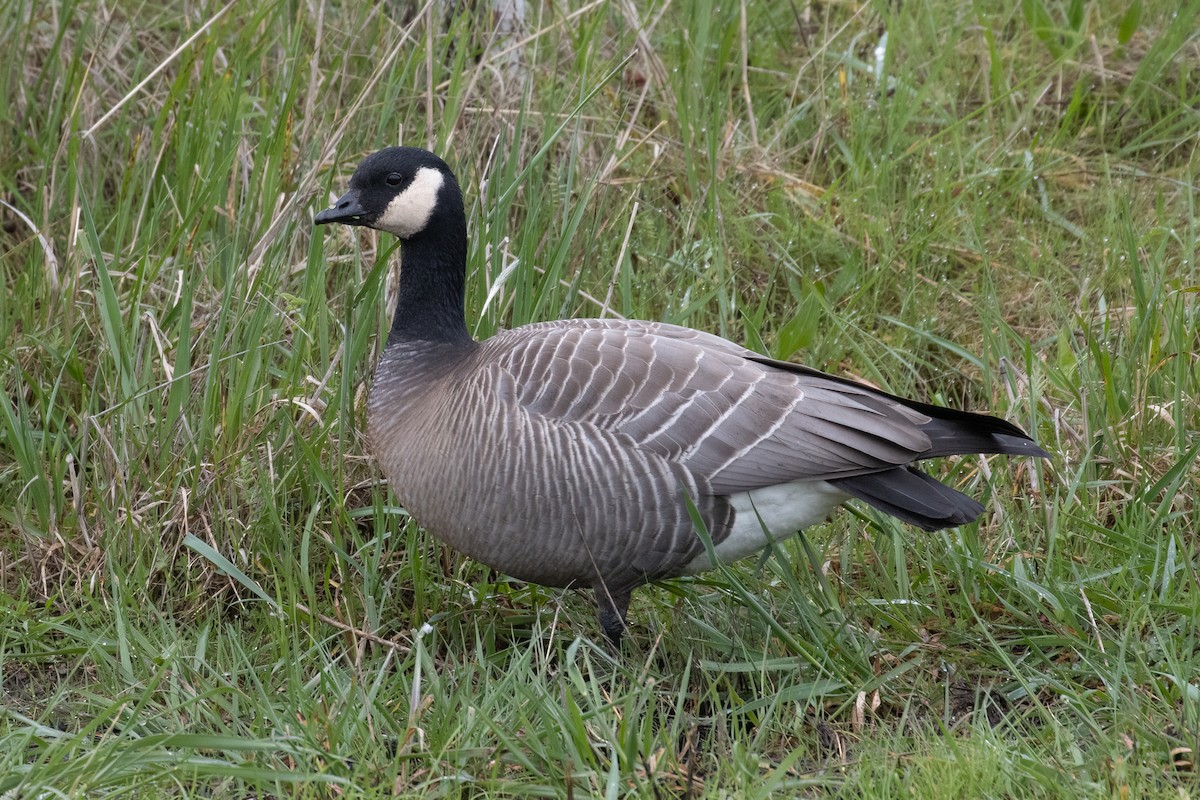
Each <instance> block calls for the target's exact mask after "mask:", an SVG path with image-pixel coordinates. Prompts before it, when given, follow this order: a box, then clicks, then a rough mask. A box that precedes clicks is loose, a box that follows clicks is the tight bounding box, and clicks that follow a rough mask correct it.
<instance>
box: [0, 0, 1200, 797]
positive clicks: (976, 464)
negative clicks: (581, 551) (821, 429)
mask: <svg viewBox="0 0 1200 800" xmlns="http://www.w3.org/2000/svg"><path fill="white" fill-rule="evenodd" d="M500 5H502V4H496V5H492V4H484V3H479V4H470V3H450V4H441V3H432V2H431V3H426V4H424V5H420V6H418V5H416V4H406V3H402V2H389V3H365V4H354V3H327V2H324V0H316V2H308V3H293V2H274V1H271V0H269V1H268V2H261V3H229V4H227V5H220V4H219V3H206V2H167V1H166V0H145V2H141V3H135V4H123V3H98V2H91V1H89V0H62V2H55V3H33V2H27V1H26V0H10V1H9V2H7V3H4V4H0V9H2V10H0V40H2V41H3V42H4V43H5V49H6V51H7V55H6V57H5V58H4V59H3V61H2V62H0V95H2V96H0V118H2V121H3V124H0V199H2V200H3V203H2V204H0V253H2V260H0V269H2V270H3V280H4V294H3V297H2V298H0V380H2V382H3V388H4V395H3V397H0V678H2V682H3V690H2V691H3V694H2V696H0V704H2V705H3V709H2V713H0V796H2V797H4V798H6V799H7V798H49V797H65V796H74V797H89V798H99V797H110V796H112V797H115V796H138V797H155V796H179V797H185V796H186V797H190V796H201V797H295V798H317V797H355V798H359V797H386V796H391V795H393V794H409V795H428V796H448V797H473V798H474V797H536V796H545V797H589V796H603V797H613V798H616V797H654V798H662V797H696V798H700V797H711V798H720V797H739V798H740V797H746V798H755V797H795V796H804V797H817V796H825V795H829V794H837V796H841V797H864V798H866V797H899V796H911V797H920V798H941V797H947V798H962V797H970V796H987V797H993V798H996V797H1009V798H1030V797H1076V796H1086V797H1106V796H1112V797H1121V798H1124V797H1139V798H1154V797H1161V798H1166V797H1171V798H1179V797H1190V796H1195V795H1197V794H1198V793H1200V782H1198V781H1197V776H1196V758H1197V752H1198V751H1200V677H1198V676H1200V625H1198V617H1200V582H1198V581H1200V578H1198V570H1200V539H1198V537H1197V531H1198V529H1200V512H1198V511H1197V501H1196V495H1197V489H1198V484H1200V466H1198V465H1197V452H1198V449H1200V435H1198V433H1197V431H1200V404H1198V403H1197V400H1196V398H1197V397H1200V357H1198V355H1197V353H1198V352H1200V305H1198V304H1197V297H1198V294H1197V293H1198V292H1200V267H1198V265H1197V244H1198V242H1200V216H1198V214H1197V208H1196V202H1197V197H1198V196H1200V195H1198V193H1197V181H1198V173H1200V154H1198V149H1197V148H1198V143H1200V111H1198V110H1197V109H1200V34H1198V33H1197V31H1200V3H1198V2H1196V0H1186V2H1183V3H1179V2H1167V0H1118V1H1117V2H1110V3H1085V2H1083V1H1082V0H1023V2H1021V3H1020V4H1003V3H987V2H978V3H973V4H972V3H960V2H953V1H952V0H925V1H924V2H906V3H902V4H899V3H883V2H876V3H868V4H862V3H854V2H842V1H841V0H838V1H837V2H827V3H772V2H765V1H759V0H744V1H743V2H742V3H740V4H739V3H723V4H720V5H717V4H714V3H712V2H711V0H675V2H670V1H669V0H653V2H651V3H647V4H644V5H640V6H639V4H635V3H604V2H582V0H568V1H567V2H563V3H554V4H529V6H528V9H527V14H528V16H527V18H526V19H525V20H524V24H523V26H521V27H519V28H518V29H516V30H515V31H509V32H506V31H505V26H504V25H502V24H500V20H501V16H500V15H499V14H498V12H497V10H496V9H497V7H498V6H500ZM397 142H404V143H407V144H417V145H428V146H431V147H432V148H434V149H435V150H437V151H438V152H439V153H441V154H443V155H445V156H446V158H447V159H448V160H449V161H450V163H451V165H452V166H453V167H455V169H456V170H457V171H458V173H459V175H460V177H461V179H462V182H463V185H464V188H465V192H466V194H467V197H468V203H469V210H468V213H469V219H470V224H471V229H472V233H471V236H472V239H471V254H470V267H471V271H472V275H471V280H470V288H469V297H468V304H469V309H468V313H469V318H470V319H473V320H476V332H477V334H478V335H479V336H481V337H482V336H487V335H488V334H490V333H491V332H492V331H494V330H495V329H496V328H498V327H501V326H515V325H519V324H522V323H525V322H528V321H533V320H543V319H552V318H556V317H563V316H596V315H600V314H609V315H616V314H620V315H625V316H631V317H640V318H648V319H664V320H669V321H671V322H677V323H681V324H685V325H690V326H693V327H697V328H703V329H707V330H711V331H714V332H718V333H721V334H723V335H725V336H728V337H730V338H732V339H734V340H737V341H741V342H745V343H746V344H748V345H750V346H752V347H757V348H762V349H764V350H766V351H769V352H770V353H772V354H774V355H776V356H780V357H784V358H795V359H797V360H802V361H804V362H805V363H808V364H811V365H813V366H817V367H821V368H824V369H827V370H830V371H833V372H836V373H838V374H842V375H851V376H857V377H859V378H861V379H863V380H867V381H869V382H872V383H874V384H877V385H880V386H882V387H884V388H886V389H888V390H890V391H893V392H896V393H900V394H905V395H913V396H916V397H920V398H923V399H928V400H930V401H932V402H938V403H944V404H952V405H958V406H963V407H968V408H971V409H989V410H991V411H993V412H994V413H997V414H1000V415H1004V416H1006V417H1008V418H1010V419H1012V420H1014V421H1016V422H1018V423H1019V424H1021V425H1022V426H1023V427H1025V428H1027V429H1028V430H1030V431H1031V432H1033V433H1034V434H1035V436H1036V437H1037V438H1038V440H1039V441H1040V442H1041V444H1042V445H1044V446H1045V447H1046V448H1047V449H1049V450H1050V451H1052V452H1053V453H1054V454H1055V459H1054V460H1053V461H1052V462H1050V463H1045V464H1042V463H1031V462H1027V461H1018V460H1005V459H1001V458H989V459H963V460H953V461H948V462H946V463H944V464H942V465H941V466H940V467H939V470H940V474H941V477H943V479H946V480H949V481H951V482H953V483H955V484H956V485H959V486H962V487H963V488H964V490H966V491H968V492H970V493H972V494H975V495H978V496H981V497H984V498H985V499H986V502H987V505H988V509H989V510H988V513H987V514H986V515H985V516H984V517H983V518H982V520H981V521H980V522H979V523H978V524H974V525H970V526H966V527H964V528H961V529H958V530H953V531H947V532H943V533H940V534H934V535H926V534H923V533H922V532H920V531H917V530H915V529H912V528H908V527H905V526H904V525H901V524H898V523H896V522H894V521H892V520H889V519H885V518H882V517H879V516H877V515H875V514H874V513H872V512H869V511H865V510H862V509H858V510H855V511H854V512H853V513H842V514H839V515H838V516H837V518H836V519H834V520H833V521H832V522H830V523H829V524H828V525H825V526H822V527H821V528H819V529H812V530H808V531H806V532H805V533H804V535H803V536H801V537H798V538H796V539H795V540H792V541H788V542H785V543H782V544H781V545H780V546H779V547H777V548H775V550H774V552H772V553H770V554H768V555H767V556H765V557H763V558H762V559H759V560H757V561H756V560H754V559H750V560H747V561H746V562H743V563H739V564H737V565H735V566H733V567H732V568H730V569H728V570H722V571H719V572H715V573H711V574H709V575H706V576H703V577H700V578H696V579H689V580H677V581H673V582H668V583H666V584H664V585H661V586H659V587H656V588H653V589H648V590H643V591H641V592H639V593H638V595H637V596H636V597H635V600H634V604H633V609H632V624H633V628H632V631H631V635H630V636H629V637H628V641H627V643H626V647H625V648H624V650H623V652H622V653H620V654H619V657H618V656H613V655H611V654H609V653H608V652H607V651H606V650H605V648H604V647H603V646H602V644H600V643H599V639H600V636H599V630H598V628H597V626H596V623H595V620H594V614H593V611H592V609H591V607H590V600H589V599H588V598H587V597H586V596H584V595H578V594H575V593H573V592H570V591H565V592H564V591H551V590H546V589H543V588H540V587H534V586H527V585H524V584H521V583H519V582H515V581H510V580H507V579H506V578H505V577H504V576H501V575H497V574H494V573H493V572H491V571H489V570H488V569H487V568H485V567H483V566H481V565H479V564H477V563H474V562H471V561H468V560H466V559H464V558H462V557H461V556H459V555H457V554H455V553H453V552H451V551H449V550H447V549H446V548H444V547H443V546H441V545H440V544H438V543H437V542H436V541H435V540H433V539H432V538H430V537H429V536H427V535H426V534H425V533H424V532H423V531H421V530H419V529H418V528H417V527H416V526H414V525H412V524H409V523H408V522H407V519H406V517H405V516H404V514H403V511H402V510H401V509H399V508H397V507H396V506H395V505H394V503H393V501H391V500H389V496H388V493H387V488H386V486H382V485H380V484H379V482H378V475H377V473H376V470H375V468H374V467H373V465H372V464H371V461H370V458H369V457H368V455H367V449H366V442H365V441H364V437H363V435H362V419H363V413H362V412H363V408H362V406H363V403H362V400H363V397H364V393H365V389H366V387H367V385H368V384H369V379H370V373H371V370H372V366H373V363H374V359H375V356H376V354H377V352H378V334H379V333H380V332H381V331H383V330H385V329H386V325H387V323H388V318H387V310H386V308H385V305H386V303H385V297H386V293H387V289H388V287H389V286H390V285H392V283H393V274H392V270H393V268H394V265H393V262H394V261H395V260H396V259H395V256H396V254H397V253H396V248H395V247H394V242H393V241H392V240H391V239H389V238H387V237H382V238H379V237H376V236H375V235H374V234H372V233H370V232H364V231H349V230H340V229H339V230H330V231H315V230H314V229H313V228H312V225H311V219H312V215H313V213H314V212H315V211H316V210H317V209H320V208H323V207H325V206H326V205H327V203H328V200H329V199H330V198H331V197H332V196H334V195H335V194H336V193H337V192H338V191H339V190H340V189H342V188H344V186H345V178H346V176H347V175H348V174H349V172H350V171H351V170H352V169H353V166H354V165H355V164H356V163H357V161H358V159H359V158H360V157H361V156H362V155H363V154H365V153H367V152H369V151H371V150H374V149H376V148H378V147H380V146H382V145H385V144H391V143H397Z"/></svg>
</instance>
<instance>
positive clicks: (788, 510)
mask: <svg viewBox="0 0 1200 800" xmlns="http://www.w3.org/2000/svg"><path fill="white" fill-rule="evenodd" d="M848 498H849V495H847V494H846V493H845V492H841V491H838V490H837V489H835V488H834V487H833V486H831V485H830V484H828V483H826V482H825V481H795V482H793V483H780V484H777V485H775V486H766V487H764V488H762V489H755V490H753V491H750V492H741V493H739V494H735V495H731V496H730V498H729V500H730V502H731V503H732V504H733V509H734V512H735V516H734V519H733V529H732V530H731V531H730V532H729V535H728V536H726V537H725V539H724V540H723V541H722V542H721V543H720V544H718V545H716V548H715V549H716V552H717V559H718V560H719V561H722V562H724V563H726V564H728V563H730V562H732V561H737V560H738V559H739V558H744V557H745V556H748V555H751V554H753V553H757V552H758V551H759V550H761V549H763V548H764V547H766V546H767V543H768V542H770V541H772V540H775V539H783V538H786V537H788V536H791V535H792V534H794V533H796V532H797V531H799V530H801V529H802V528H807V527H808V526H809V525H815V524H817V523H819V522H823V521H824V520H825V519H826V518H828V517H829V515H830V514H831V513H833V511H834V509H836V508H837V507H838V506H840V505H841V504H842V503H844V502H845V501H846V500H847V499H848ZM713 566H714V564H713V563H712V562H711V561H710V560H709V558H708V553H707V552H704V553H701V554H700V555H698V556H696V558H694V559H693V560H692V561H691V563H689V564H688V565H687V566H686V567H684V568H683V574H685V575H691V574H694V573H696V572H703V571H704V570H707V569H712V568H713Z"/></svg>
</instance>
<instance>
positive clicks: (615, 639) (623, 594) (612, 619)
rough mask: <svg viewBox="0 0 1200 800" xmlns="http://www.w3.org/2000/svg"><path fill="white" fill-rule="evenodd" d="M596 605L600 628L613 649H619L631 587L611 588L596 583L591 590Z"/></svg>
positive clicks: (631, 592) (631, 591)
mask: <svg viewBox="0 0 1200 800" xmlns="http://www.w3.org/2000/svg"><path fill="white" fill-rule="evenodd" d="M593 591H594V592H595V594H596V605H597V606H599V608H600V629H601V630H602V631H604V638H605V639H608V642H609V644H611V645H612V646H613V649H614V650H619V649H621V636H622V635H624V633H625V614H626V612H628V611H629V598H630V596H631V595H632V594H633V590H632V589H613V588H610V587H608V586H605V585H604V584H598V585H597V586H596V587H595V589H594V590H593Z"/></svg>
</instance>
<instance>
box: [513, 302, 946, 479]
mask: <svg viewBox="0 0 1200 800" xmlns="http://www.w3.org/2000/svg"><path fill="white" fill-rule="evenodd" d="M490 341H491V342H493V343H497V344H499V345H500V347H501V350H500V352H498V353H496V358H497V360H498V361H499V362H500V363H501V364H502V365H503V367H504V369H505V370H507V371H509V372H510V373H511V374H512V375H513V377H514V379H515V380H514V385H515V386H517V387H519V388H518V395H519V396H518V401H519V403H520V404H521V405H522V406H523V407H524V408H525V409H527V410H528V411H529V412H530V413H533V414H538V415H542V416H544V417H546V418H547V419H548V420H552V421H555V422H556V423H558V424H563V425H571V424H579V423H586V424H588V425H594V426H596V427H597V428H599V429H602V430H607V431H612V432H617V433H620V434H623V435H624V436H627V437H629V439H630V440H631V441H632V442H633V443H636V445H637V446H638V447H639V448H642V449H645V450H647V451H649V452H652V453H654V454H656V455H659V456H661V457H663V458H666V459H668V460H671V461H676V462H678V463H680V464H682V465H684V466H685V467H686V468H687V469H688V470H689V471H690V472H692V473H693V474H694V475H695V476H697V477H698V478H700V479H702V480H703V481H704V482H705V483H707V484H708V485H709V488H710V491H712V492H714V493H717V494H730V493H733V492H738V491H747V490H750V489H755V488H759V487H762V486H769V485H772V484H777V483H783V482H787V481H793V480H802V479H814V480H816V479H826V478H833V477H846V476H852V475H860V474H865V473H869V472H874V471H878V470H881V469H886V468H889V467H892V466H897V465H902V464H907V463H908V462H910V461H912V460H913V459H914V458H916V457H918V456H919V455H920V454H921V453H923V452H925V451H926V450H928V449H929V447H930V441H929V438H928V436H926V435H925V433H924V432H922V431H921V429H920V428H919V427H918V425H920V424H922V423H924V422H928V421H929V417H926V416H925V415H923V414H921V413H919V412H917V411H914V410H913V409H911V408H906V407H905V406H903V405H901V404H900V403H898V402H895V401H892V400H891V398H889V397H888V396H887V395H884V394H882V393H876V392H874V391H872V390H871V389H868V388H866V387H860V386H857V385H855V384H853V383H852V382H846V381H841V380H839V379H836V378H832V377H828V376H825V375H823V374H821V373H819V372H815V371H812V370H807V369H804V368H799V369H795V370H793V369H791V368H790V367H789V366H788V365H785V364H782V363H780V362H771V360H770V359H766V358H765V357H763V356H761V355H759V354H757V353H754V352H752V351H750V350H747V349H745V348H743V347H740V346H738V345H736V344H734V343H732V342H729V341H727V340H725V339H721V338H720V337H717V336H713V335H712V334H706V333H703V332H701V331H694V330H690V329H687V328H679V327H677V326H673V325H666V324H662V323H634V324H631V322H630V321H628V320H621V321H620V322H619V323H613V322H610V321H606V320H561V321H557V322H552V323H544V324H540V325H533V326H526V327H524V328H521V329H518V330H516V331H510V332H509V333H507V334H502V335H501V336H499V337H496V339H493V340H490Z"/></svg>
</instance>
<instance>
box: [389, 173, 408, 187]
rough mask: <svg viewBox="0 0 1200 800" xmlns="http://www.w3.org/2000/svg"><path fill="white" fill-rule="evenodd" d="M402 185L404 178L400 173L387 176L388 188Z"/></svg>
mask: <svg viewBox="0 0 1200 800" xmlns="http://www.w3.org/2000/svg"><path fill="white" fill-rule="evenodd" d="M402 183H404V176H403V175H401V174H400V173H399V172H393V173H392V174H390V175H388V176H387V185H388V186H399V185H400V184H402Z"/></svg>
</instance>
